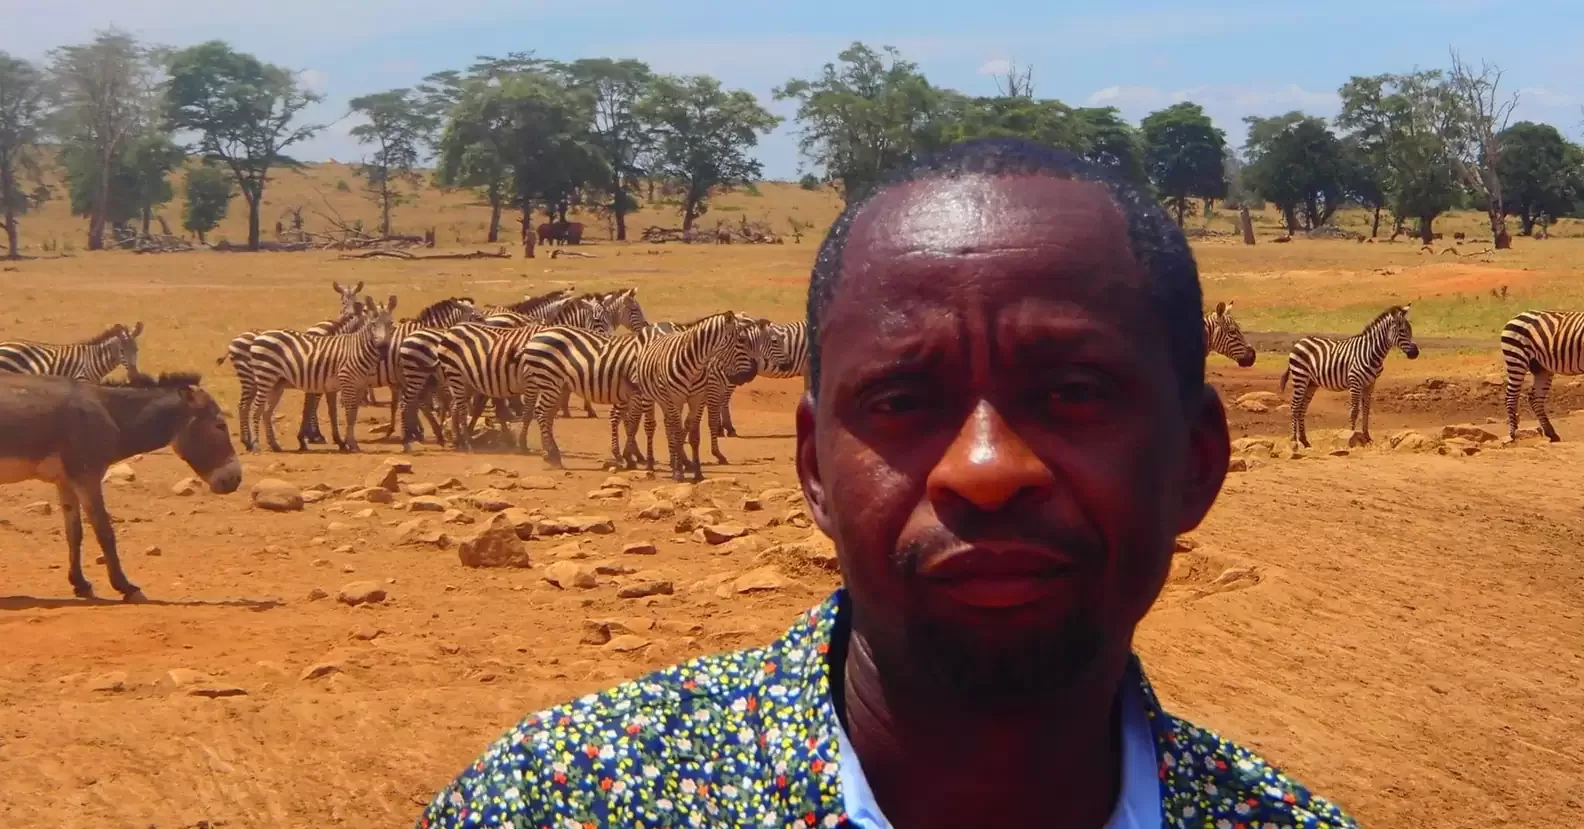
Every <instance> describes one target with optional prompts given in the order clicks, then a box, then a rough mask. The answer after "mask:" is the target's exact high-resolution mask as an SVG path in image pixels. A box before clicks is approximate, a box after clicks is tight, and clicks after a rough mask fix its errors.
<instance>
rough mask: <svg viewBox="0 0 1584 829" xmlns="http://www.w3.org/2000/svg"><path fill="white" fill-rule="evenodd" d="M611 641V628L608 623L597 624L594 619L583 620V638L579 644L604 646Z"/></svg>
mask: <svg viewBox="0 0 1584 829" xmlns="http://www.w3.org/2000/svg"><path fill="white" fill-rule="evenodd" d="M610 640H611V628H610V625H609V624H608V623H606V622H596V621H594V620H593V619H584V620H583V638H581V639H579V640H578V642H580V643H581V644H584V645H603V644H605V643H606V642H609V641H610Z"/></svg>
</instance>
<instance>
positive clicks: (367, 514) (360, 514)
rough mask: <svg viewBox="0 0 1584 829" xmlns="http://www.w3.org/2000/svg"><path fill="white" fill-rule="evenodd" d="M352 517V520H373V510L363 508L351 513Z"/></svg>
mask: <svg viewBox="0 0 1584 829" xmlns="http://www.w3.org/2000/svg"><path fill="white" fill-rule="evenodd" d="M352 517H353V518H373V517H374V510H372V509H370V508H369V507H364V508H363V509H360V510H358V511H357V512H354V513H352Z"/></svg>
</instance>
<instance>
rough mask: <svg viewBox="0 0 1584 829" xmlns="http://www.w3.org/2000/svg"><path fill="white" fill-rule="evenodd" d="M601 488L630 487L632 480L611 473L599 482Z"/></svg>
mask: <svg viewBox="0 0 1584 829" xmlns="http://www.w3.org/2000/svg"><path fill="white" fill-rule="evenodd" d="M600 487H601V488H602V489H632V481H629V480H627V479H626V478H623V477H620V476H618V475H612V476H610V477H608V478H606V479H605V480H604V481H603V482H601V483H600Z"/></svg>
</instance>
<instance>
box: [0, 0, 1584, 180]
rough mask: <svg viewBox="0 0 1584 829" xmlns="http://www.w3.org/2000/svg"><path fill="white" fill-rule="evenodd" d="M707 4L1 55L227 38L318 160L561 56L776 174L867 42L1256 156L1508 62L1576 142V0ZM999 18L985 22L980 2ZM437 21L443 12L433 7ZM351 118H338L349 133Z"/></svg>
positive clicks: (526, 5)
mask: <svg viewBox="0 0 1584 829" xmlns="http://www.w3.org/2000/svg"><path fill="white" fill-rule="evenodd" d="M759 5H760V6H761V8H758V9H755V10H753V11H752V12H744V11H743V9H744V4H742V3H740V2H723V0H696V2H691V3H688V4H686V5H680V6H679V5H676V4H671V3H660V2H646V3H637V2H631V0H579V2H576V3H545V2H541V1H540V0H517V1H516V2H508V0H441V2H435V1H434V0H385V2H380V3H372V2H362V0H357V1H356V2H354V1H353V0H329V2H323V0H321V1H320V2H313V1H312V0H271V2H269V3H263V4H257V3H252V4H240V3H238V4H234V5H232V4H226V5H224V6H220V5H216V4H214V3H213V2H212V0H205V1H204V2H198V1H197V0H136V2H133V3H126V2H125V0H116V2H111V1H110V0H74V2H72V3H71V4H70V6H69V8H70V13H69V14H67V13H63V11H62V9H63V8H65V7H63V6H62V5H61V4H60V2H59V0H3V7H4V12H5V17H6V19H7V22H8V23H10V24H18V23H20V24H21V25H7V26H5V27H0V50H4V51H7V52H10V53H12V54H13V55H17V56H21V57H27V58H42V57H43V56H44V52H45V51H46V50H47V49H48V48H50V47H51V46H55V45H59V44H62V43H72V42H79V41H82V40H86V39H88V38H91V37H92V34H93V31H94V29H96V28H101V27H104V26H107V25H110V24H112V23H113V24H116V25H119V26H121V27H122V28H124V29H127V30H129V31H131V32H132V33H134V34H136V35H138V36H139V37H141V38H143V39H145V40H148V41H151V42H158V43H165V44H170V45H177V46H181V45H188V44H191V43H195V42H199V41H202V40H207V39H211V38H220V39H224V40H228V41H231V42H232V43H233V44H234V45H236V46H237V47H238V48H241V49H244V50H248V51H252V52H254V53H255V54H257V55H259V56H260V57H262V58H264V59H266V60H269V61H271V62H273V63H278V64H281V65H283V66H287V67H290V68H292V69H295V70H299V71H300V72H301V73H302V77H303V79H304V80H305V82H307V83H308V84H309V85H311V86H312V87H314V88H315V89H316V90H317V91H320V92H322V93H323V94H324V95H325V96H326V100H325V102H324V103H323V104H321V105H319V106H317V107H316V108H315V109H314V111H313V112H311V113H310V115H311V116H312V118H313V119H314V120H315V121H316V122H321V123H330V122H335V123H334V124H333V126H331V127H330V128H329V129H327V130H326V131H325V132H324V133H323V134H322V135H320V136H319V137H317V138H316V139H314V140H313V142H312V143H310V144H307V145H305V146H303V147H302V148H300V149H299V150H298V152H297V154H298V156H299V157H301V158H304V159H307V160H323V159H327V158H335V159H338V160H342V161H355V160H357V159H358V158H360V157H361V150H360V149H359V148H358V146H357V144H356V143H355V142H354V141H353V140H352V139H351V138H349V137H348V135H347V130H348V128H349V127H350V126H351V125H352V122H350V121H348V120H346V119H344V117H343V116H344V115H345V112H346V102H347V100H348V99H350V98H351V97H353V96H356V95H359V94H362V93H365V92H372V91H377V90H382V89H388V88H391V87H397V86H410V85H412V84H413V83H415V82H417V81H418V80H419V79H420V78H421V77H422V76H423V75H425V74H427V73H429V72H433V71H436V70H440V69H447V68H454V67H461V66H465V65H466V64H467V63H469V62H470V61H471V60H472V58H473V57H474V56H475V55H481V54H503V53H505V52H508V51H528V50H533V51H536V52H538V53H539V54H541V55H544V56H547V57H554V58H576V57H584V56H593V55H604V56H609V57H634V58H639V59H642V60H645V61H648V62H649V63H650V65H651V66H653V67H654V68H655V69H656V70H658V71H661V72H671V73H678V74H691V73H707V74H711V75H714V76H716V77H719V78H720V79H721V80H722V81H724V82H725V83H726V84H727V85H728V86H732V87H737V88H742V89H748V90H750V91H752V92H754V93H756V94H758V95H760V96H761V98H762V100H764V101H765V102H766V104H767V105H768V106H769V107H770V108H771V109H772V111H774V112H776V113H777V114H780V115H783V116H787V122H786V123H785V124H784V125H783V126H782V127H781V128H780V129H779V130H777V131H776V133H775V134H774V135H772V136H770V137H768V138H766V139H765V140H764V141H763V142H762V143H761V146H760V147H759V150H758V157H759V158H760V160H761V161H762V162H763V163H764V167H765V173H766V175H767V176H769V177H773V178H787V177H793V176H795V175H797V173H798V172H799V166H800V164H801V163H802V159H801V158H800V157H799V154H798V151H797V141H796V125H795V123H793V122H792V119H791V116H792V114H793V112H794V109H793V107H792V106H791V105H790V104H788V103H772V102H770V90H771V88H772V87H774V86H776V85H778V84H780V83H783V82H785V81H786V80H787V79H789V78H792V77H812V76H815V75H816V74H817V73H818V72H819V70H820V67H821V66H822V65H823V64H824V63H826V62H827V61H831V60H834V59H835V56H836V53H837V52H839V51H840V50H841V49H842V48H843V47H845V46H846V45H847V44H848V43H850V42H851V41H853V40H862V41H864V42H866V43H869V44H870V45H874V46H879V45H893V46H896V47H898V48H899V49H901V50H902V52H903V54H904V56H905V57H907V58H909V59H911V60H914V61H916V62H917V63H919V64H920V66H921V67H922V69H923V70H924V73H925V74H926V75H927V76H928V77H929V78H930V80H931V81H932V82H934V83H936V84H938V85H941V86H947V87H952V88H955V89H958V90H961V91H964V92H968V93H977V94H993V92H994V90H995V85H994V81H993V80H992V77H991V74H992V72H993V70H994V69H995V68H996V67H998V66H1002V65H1004V62H1005V61H1008V60H1015V61H1016V62H1017V63H1018V64H1020V65H1027V66H1031V67H1032V68H1033V71H1034V81H1035V91H1036V94H1038V95H1039V96H1041V97H1055V98H1060V99H1062V100H1063V101H1066V102H1068V103H1071V104H1075V105H1085V104H1088V105H1110V106H1116V107H1118V108H1119V109H1120V110H1121V111H1122V112H1123V114H1124V115H1126V116H1127V117H1128V118H1129V119H1131V120H1133V121H1135V122H1136V121H1137V119H1139V118H1140V117H1142V116H1143V115H1145V114H1147V113H1149V112H1150V111H1152V110H1155V109H1158V108H1160V107H1162V106H1165V105H1168V104H1170V103H1173V102H1175V101H1178V100H1193V101H1196V102H1198V103H1199V104H1201V105H1202V106H1204V108H1205V109H1206V111H1208V112H1209V113H1210V115H1211V117H1213V118H1214V119H1215V120H1216V122H1217V124H1218V125H1219V126H1220V127H1221V128H1222V129H1224V130H1226V132H1227V134H1228V138H1229V139H1230V140H1232V141H1233V142H1234V143H1236V144H1241V142H1242V137H1243V125H1242V120H1241V119H1242V118H1243V116H1246V115H1271V114H1277V113H1281V112H1286V111H1288V110H1291V109H1302V110H1305V111H1307V112H1311V113H1314V114H1320V115H1331V114H1334V113H1335V111H1336V108H1337V98H1336V89H1337V87H1338V86H1340V85H1341V84H1342V83H1343V82H1344V81H1346V80H1347V79H1348V77H1350V76H1352V75H1358V74H1377V73H1381V72H1402V71H1408V70H1410V69H1412V68H1414V67H1416V66H1418V67H1432V66H1444V65H1446V64H1447V63H1448V57H1447V49H1448V47H1454V48H1457V49H1459V50H1460V51H1461V52H1462V53H1463V56H1464V57H1465V59H1472V60H1475V61H1478V60H1480V59H1484V60H1487V61H1490V62H1492V63H1495V64H1498V65H1500V66H1501V67H1502V68H1503V69H1504V70H1505V71H1506V76H1505V80H1504V85H1505V86H1506V87H1507V88H1510V89H1514V90H1519V91H1520V93H1521V94H1520V103H1519V107H1518V117H1519V118H1526V119H1529V120H1535V121H1546V122H1550V123H1552V124H1555V125H1556V126H1557V127H1559V128H1560V129H1561V130H1562V131H1563V132H1564V133H1565V134H1567V135H1569V136H1572V137H1574V138H1575V139H1577V138H1579V137H1580V122H1581V121H1584V114H1581V112H1580V105H1581V104H1584V51H1581V50H1579V49H1578V48H1577V40H1578V38H1579V36H1580V34H1584V3H1579V2H1577V0H1532V2H1528V3H1519V4H1514V3H1497V2H1493V1H1491V0H1395V1H1394V0H1324V1H1323V2H1318V3H1303V4H1299V3H1294V2H1280V0H1278V2H1270V0H1265V1H1264V2H1247V0H1235V1H1233V2H1222V3H1212V2H1203V0H1201V2H1198V3H1195V4H1193V5H1191V6H1190V5H1188V4H1186V3H1170V2H1164V1H1163V0H1138V1H1137V2H1133V3H1131V4H1128V5H1126V6H1121V7H1118V8H1116V10H1114V11H1096V10H1095V9H1096V8H1097V7H1098V6H1099V5H1100V4H1095V3H1085V4H1081V5H1080V4H1074V3H1066V2H1053V0H996V2H993V3H987V4H984V5H983V6H980V5H978V4H963V3H950V4H948V3H942V2H927V0H913V2H909V3H901V2H895V0H884V2H882V1H881V0H868V2H852V1H851V0H848V2H835V1H834V0H801V2H796V3H768V2H766V3H761V4H759ZM981 8H982V9H984V10H985V12H984V13H983V14H980V15H979V16H977V17H970V16H967V15H966V14H965V10H967V9H981ZM433 9H438V10H439V11H438V12H436V11H433ZM338 119H339V120H338Z"/></svg>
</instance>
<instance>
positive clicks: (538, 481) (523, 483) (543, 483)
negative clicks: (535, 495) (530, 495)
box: [517, 475, 558, 490]
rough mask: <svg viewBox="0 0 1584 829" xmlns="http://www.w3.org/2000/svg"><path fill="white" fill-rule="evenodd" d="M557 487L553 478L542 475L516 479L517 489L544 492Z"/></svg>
mask: <svg viewBox="0 0 1584 829" xmlns="http://www.w3.org/2000/svg"><path fill="white" fill-rule="evenodd" d="M557 486H558V484H557V483H556V480H555V479H554V478H547V477H545V476H544V475H524V476H522V477H521V478H518V479H517V488H518V489H528V490H546V489H555V488H556V487H557Z"/></svg>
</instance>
